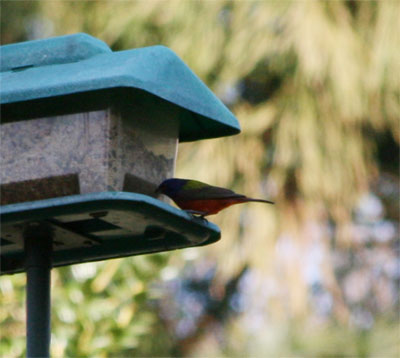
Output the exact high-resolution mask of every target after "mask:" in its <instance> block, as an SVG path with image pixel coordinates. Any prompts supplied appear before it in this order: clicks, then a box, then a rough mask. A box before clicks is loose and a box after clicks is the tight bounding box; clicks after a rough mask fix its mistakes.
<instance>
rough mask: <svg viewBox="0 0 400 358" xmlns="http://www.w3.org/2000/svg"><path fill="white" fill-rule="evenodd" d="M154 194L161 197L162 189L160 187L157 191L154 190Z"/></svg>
mask: <svg viewBox="0 0 400 358" xmlns="http://www.w3.org/2000/svg"><path fill="white" fill-rule="evenodd" d="M154 193H155V194H157V195H160V194H161V189H160V187H158V188H157V189H156V190H154Z"/></svg>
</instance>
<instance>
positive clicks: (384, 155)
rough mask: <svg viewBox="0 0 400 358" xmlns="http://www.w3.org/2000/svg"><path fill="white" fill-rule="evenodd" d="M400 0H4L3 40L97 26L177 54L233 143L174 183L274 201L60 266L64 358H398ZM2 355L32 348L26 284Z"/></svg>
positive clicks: (185, 158)
mask: <svg viewBox="0 0 400 358" xmlns="http://www.w3.org/2000/svg"><path fill="white" fill-rule="evenodd" d="M399 14H400V3H399V2H396V1H381V2H361V1H326V2H324V1H305V2H304V1H301V2H298V1H285V2H277V1H273V2H261V1H260V2H259V1H243V2H242V1H223V0H219V1H207V2H200V1H172V0H169V1H1V42H2V44H7V43H13V42H19V41H26V40H33V39H39V38H46V37H51V36H59V35H64V34H70V33H76V32H86V33H88V34H91V35H93V36H95V37H98V38H100V39H101V40H103V41H105V42H106V43H107V44H108V45H109V46H110V47H111V48H112V49H113V50H114V51H118V50H126V49H132V48H137V47H144V46H150V45H156V44H163V45H166V46H168V47H170V48H171V49H172V50H173V51H175V52H176V53H177V54H178V56H180V57H181V58H182V59H183V60H184V61H185V62H186V63H187V64H188V65H189V67H190V68H191V69H192V70H193V71H194V72H195V73H196V74H197V75H198V76H199V77H200V78H201V79H202V80H203V81H204V82H205V83H206V84H207V85H208V86H209V87H210V88H211V89H212V90H213V91H214V93H216V94H217V95H218V96H219V98H220V99H221V100H222V101H223V102H224V103H225V104H226V105H227V106H228V107H229V108H230V109H231V110H232V111H233V112H234V113H235V115H236V116H237V118H238V119H239V121H240V123H241V126H242V133H241V134H240V135H238V136H234V137H229V138H224V139H213V140H205V141H201V142H196V143H184V144H180V146H179V153H178V155H179V159H178V163H177V168H176V176H177V177H184V178H185V177H187V178H195V179H198V180H201V181H205V182H208V183H210V184H214V185H219V186H225V187H229V188H231V189H233V190H235V191H238V192H241V193H246V194H247V195H250V196H255V197H263V198H268V199H272V200H274V201H275V202H276V205H275V206H274V207H272V206H267V205H261V204H256V203H253V204H245V205H238V206H234V207H231V208H229V209H227V210H226V211H224V212H222V213H220V214H219V215H217V216H215V217H210V220H211V221H213V222H215V223H216V224H217V225H219V226H220V227H221V230H222V239H221V240H220V241H219V242H218V243H216V244H214V245H211V246H210V247H203V248H195V249H186V250H182V251H175V252H171V253H164V254H157V255H148V256H138V257H132V258H125V259H117V260H109V261H104V262H98V263H89V264H82V265H75V266H72V267H64V268H60V269H54V270H53V271H52V302H53V306H52V345H51V352H52V356H53V357H128V356H137V357H154V356H157V357H160V356H162V357H249V356H251V357H277V356H285V357H328V356H329V357H344V356H347V357H349V356H351V357H400V319H399V311H400V303H399V282H400V259H399V143H400V127H399V118H400V104H399V102H400V100H399V98H400V75H399V74H400V51H399V48H400V35H399V34H400V22H399ZM0 293H1V294H0V324H1V330H0V356H2V357H10V358H11V357H20V356H22V355H24V352H25V322H24V320H25V306H24V305H25V275H24V274H16V275H12V276H2V277H1V278H0Z"/></svg>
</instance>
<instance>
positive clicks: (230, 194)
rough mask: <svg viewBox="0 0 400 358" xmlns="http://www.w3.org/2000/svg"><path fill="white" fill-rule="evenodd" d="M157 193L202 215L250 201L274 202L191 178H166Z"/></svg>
mask: <svg viewBox="0 0 400 358" xmlns="http://www.w3.org/2000/svg"><path fill="white" fill-rule="evenodd" d="M156 193H162V194H164V195H166V196H168V197H170V198H171V199H172V200H173V201H174V202H175V204H176V205H178V206H179V207H180V208H181V209H183V210H185V211H187V212H188V213H191V214H194V215H200V216H201V217H204V216H207V215H213V214H216V213H218V212H219V211H221V210H222V209H225V208H227V207H228V206H231V205H234V204H240V203H247V202H249V201H255V202H259V203H268V204H273V202H272V201H269V200H263V199H253V198H248V197H247V196H245V195H241V194H236V193H235V192H234V191H232V190H229V189H225V188H220V187H217V186H212V185H208V184H205V183H202V182H200V181H197V180H190V179H177V178H172V179H166V180H164V181H163V182H162V183H161V184H160V185H159V186H158V188H157V190H156Z"/></svg>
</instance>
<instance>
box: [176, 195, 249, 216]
mask: <svg viewBox="0 0 400 358" xmlns="http://www.w3.org/2000/svg"><path fill="white" fill-rule="evenodd" d="M174 201H175V203H176V205H178V206H179V207H180V208H181V209H183V210H192V211H198V212H199V213H204V215H213V214H216V213H218V212H219V211H221V210H222V209H225V208H227V207H228V206H231V205H234V204H238V203H242V202H244V201H246V200H245V199H238V198H231V199H207V200H178V199H176V200H174Z"/></svg>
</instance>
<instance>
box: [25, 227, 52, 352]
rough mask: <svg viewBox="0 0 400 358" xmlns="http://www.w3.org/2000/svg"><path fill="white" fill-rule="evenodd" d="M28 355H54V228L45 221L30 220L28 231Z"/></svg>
mask: <svg viewBox="0 0 400 358" xmlns="http://www.w3.org/2000/svg"><path fill="white" fill-rule="evenodd" d="M24 245H25V265H26V275H27V291H26V312H27V314H26V351H27V358H33V357H50V306H51V305H50V271H51V266H52V232H51V230H50V228H49V227H48V226H47V225H46V224H44V223H30V224H28V225H27V227H26V229H25V231H24Z"/></svg>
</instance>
